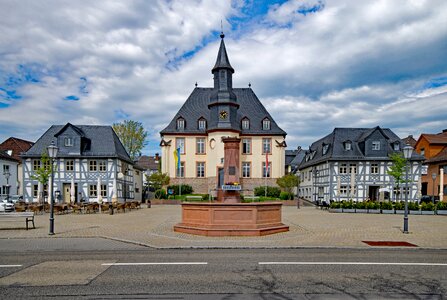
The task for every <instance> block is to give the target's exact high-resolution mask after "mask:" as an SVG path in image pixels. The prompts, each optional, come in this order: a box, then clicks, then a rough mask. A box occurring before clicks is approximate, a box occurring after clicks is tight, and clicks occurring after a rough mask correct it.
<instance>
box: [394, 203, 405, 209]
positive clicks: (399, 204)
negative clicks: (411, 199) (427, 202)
mask: <svg viewBox="0 0 447 300" xmlns="http://www.w3.org/2000/svg"><path fill="white" fill-rule="evenodd" d="M394 208H395V209H396V210H403V209H404V208H405V204H404V203H403V202H402V201H400V202H395V203H394Z"/></svg>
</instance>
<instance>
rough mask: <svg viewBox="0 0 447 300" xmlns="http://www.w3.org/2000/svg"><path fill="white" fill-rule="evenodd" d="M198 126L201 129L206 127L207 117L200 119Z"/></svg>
mask: <svg viewBox="0 0 447 300" xmlns="http://www.w3.org/2000/svg"><path fill="white" fill-rule="evenodd" d="M198 128H199V130H205V129H206V120H205V119H199V124H198Z"/></svg>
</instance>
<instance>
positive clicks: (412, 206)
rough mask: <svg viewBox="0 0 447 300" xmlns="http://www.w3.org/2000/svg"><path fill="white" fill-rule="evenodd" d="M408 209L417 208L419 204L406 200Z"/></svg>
mask: <svg viewBox="0 0 447 300" xmlns="http://www.w3.org/2000/svg"><path fill="white" fill-rule="evenodd" d="M408 209H409V210H419V204H417V202H408Z"/></svg>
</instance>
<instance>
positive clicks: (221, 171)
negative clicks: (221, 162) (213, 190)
mask: <svg viewBox="0 0 447 300" xmlns="http://www.w3.org/2000/svg"><path fill="white" fill-rule="evenodd" d="M217 174H218V175H217V189H221V188H222V185H223V184H224V169H223V168H219V169H218V170H217Z"/></svg>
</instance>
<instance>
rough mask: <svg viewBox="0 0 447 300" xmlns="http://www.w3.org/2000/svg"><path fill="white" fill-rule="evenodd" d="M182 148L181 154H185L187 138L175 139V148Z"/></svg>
mask: <svg viewBox="0 0 447 300" xmlns="http://www.w3.org/2000/svg"><path fill="white" fill-rule="evenodd" d="M178 148H180V154H185V138H176V139H175V149H178Z"/></svg>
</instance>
